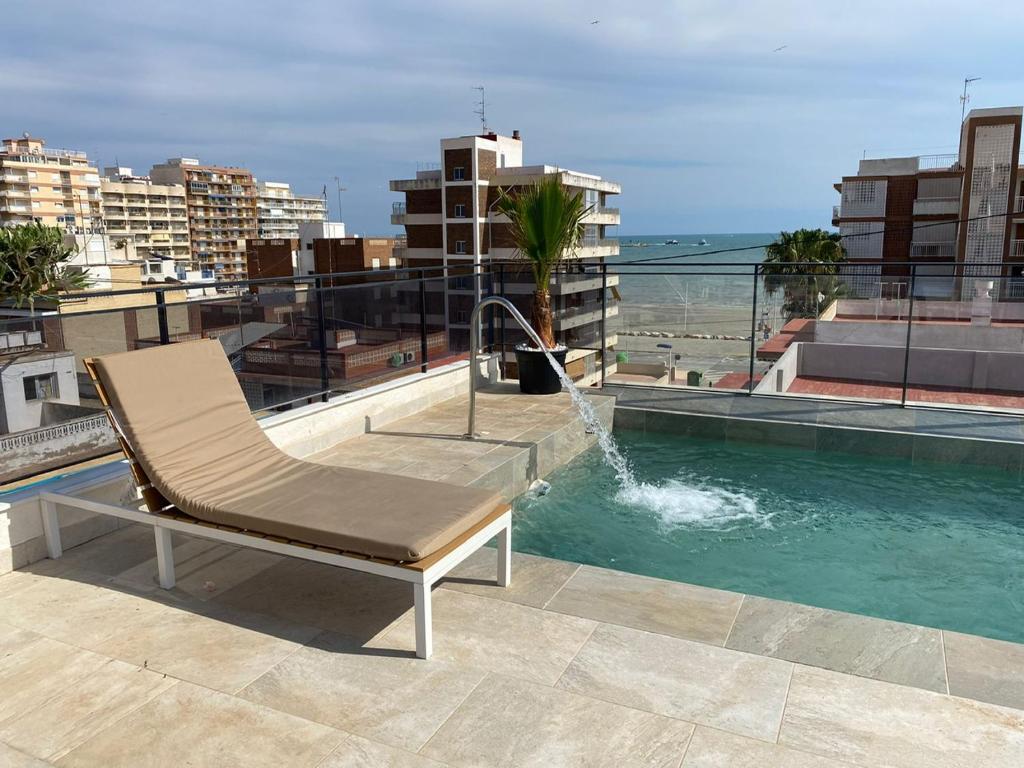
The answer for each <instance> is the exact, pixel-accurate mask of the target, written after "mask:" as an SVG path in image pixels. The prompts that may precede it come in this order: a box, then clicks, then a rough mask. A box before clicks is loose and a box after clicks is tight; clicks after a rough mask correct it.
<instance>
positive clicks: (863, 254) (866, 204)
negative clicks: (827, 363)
mask: <svg viewBox="0 0 1024 768" xmlns="http://www.w3.org/2000/svg"><path fill="white" fill-rule="evenodd" d="M1021 116H1022V108H1021V107H1008V108H1000V109H975V110H971V112H970V113H969V114H968V115H967V117H966V118H965V119H964V122H963V126H962V127H961V134H960V151H959V152H958V153H957V154H956V155H934V156H924V157H896V158H886V159H877V160H875V159H865V160H861V162H860V167H859V169H858V173H857V175H855V176H844V177H843V179H842V181H841V182H839V183H838V184H836V185H835V187H836V190H837V191H838V192H839V193H840V194H841V196H842V200H841V202H840V205H838V206H835V207H834V209H833V212H832V223H833V226H837V227H838V228H839V232H840V234H841V235H843V238H844V239H843V245H844V247H845V248H846V253H847V258H848V261H849V262H850V265H849V266H847V267H846V268H845V274H846V282H847V287H848V290H849V293H850V295H851V296H854V297H858V298H870V297H878V296H881V297H882V298H887V297H889V296H898V295H899V294H902V295H904V296H905V295H906V291H908V290H909V283H908V281H909V272H910V270H909V268H907V267H906V266H897V265H896V264H898V263H899V262H921V263H922V266H920V267H917V268H916V273H917V276H918V278H919V280H918V281H917V285H916V288H915V290H916V291H917V292H918V293H919V295H926V294H932V295H940V296H941V295H947V294H948V295H949V296H954V295H955V296H956V297H957V298H964V299H967V298H969V297H970V296H972V295H973V292H974V281H973V280H972V279H971V276H972V275H982V274H985V275H1002V276H1004V277H1007V278H1010V279H1009V280H1007V281H1005V283H1001V282H1000V281H998V280H997V283H996V284H997V286H1000V287H1003V286H1005V290H1004V292H1003V295H1002V296H1001V298H1024V167H1022V166H1021V164H1020V160H1019V157H1020V143H1021ZM936 263H937V264H936ZM947 264H948V266H946V265H947Z"/></svg>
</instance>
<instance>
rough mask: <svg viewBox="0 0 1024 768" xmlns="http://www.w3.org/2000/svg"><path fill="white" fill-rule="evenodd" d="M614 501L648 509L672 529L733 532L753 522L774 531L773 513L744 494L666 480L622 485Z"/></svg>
mask: <svg viewBox="0 0 1024 768" xmlns="http://www.w3.org/2000/svg"><path fill="white" fill-rule="evenodd" d="M615 500H616V501H618V502H619V503H621V504H626V505H628V506H631V507H637V508H640V509H646V510H649V511H651V512H653V513H655V514H656V515H658V517H660V518H661V521H662V523H664V524H665V525H666V526H669V527H676V526H686V527H690V528H710V529H714V530H720V531H721V530H725V531H727V530H732V528H734V527H735V526H737V525H739V524H743V523H750V524H753V525H756V526H759V527H761V528H771V527H772V524H771V518H772V514H771V513H764V512H761V511H760V510H759V509H758V506H757V501H755V500H754V499H752V498H751V497H750V496H747V495H746V494H744V493H733V492H732V491H727V490H725V489H724V488H717V487H714V486H704V485H700V484H690V483H684V482H682V481H680V480H674V479H673V480H666V481H665V482H664V483H663V484H661V485H651V484H650V483H638V484H636V485H633V486H623V487H622V488H620V489H619V492H618V493H617V494H616V495H615Z"/></svg>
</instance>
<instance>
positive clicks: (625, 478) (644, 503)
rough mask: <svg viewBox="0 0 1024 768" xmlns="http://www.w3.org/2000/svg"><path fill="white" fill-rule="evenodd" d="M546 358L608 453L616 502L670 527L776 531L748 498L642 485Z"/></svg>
mask: <svg viewBox="0 0 1024 768" xmlns="http://www.w3.org/2000/svg"><path fill="white" fill-rule="evenodd" d="M544 355H545V356H546V357H547V359H548V363H550V364H551V368H552V369H553V370H554V371H555V373H556V374H558V378H559V380H560V381H561V382H562V386H564V387H565V388H566V389H567V390H568V391H569V397H570V398H572V402H573V405H575V406H576V410H577V411H579V414H580V417H581V418H582V419H583V423H584V424H585V425H586V427H587V429H588V431H590V432H592V433H593V434H594V435H596V436H597V444H598V445H599V446H600V448H601V451H602V453H604V460H605V462H606V463H607V464H608V465H609V466H610V467H611V468H612V470H613V471H614V472H615V478H616V480H618V482H619V490H618V492H617V493H616V496H615V499H616V501H618V502H620V503H622V504H625V505H628V506H631V507H636V508H641V509H647V510H649V511H651V512H654V513H655V514H657V515H658V516H660V517H661V520H662V522H663V523H665V524H666V525H669V526H677V525H689V526H693V527H699V528H716V529H720V530H721V529H728V528H729V527H731V526H732V525H733V524H738V523H742V522H753V523H755V524H758V525H761V526H762V527H765V528H770V527H771V515H770V514H765V513H763V512H760V511H759V510H758V508H757V502H756V501H755V500H754V499H752V498H750V497H749V496H747V495H745V494H742V493H733V492H731V491H727V490H725V489H724V488H718V487H704V486H701V485H694V484H687V483H683V482H681V481H679V480H667V481H665V482H664V483H663V484H662V485H657V486H656V485H651V484H650V483H640V482H637V479H636V476H635V475H634V474H633V469H632V467H630V465H629V462H628V461H627V460H626V457H625V456H623V455H622V452H621V451H620V450H619V446H618V445H617V444H616V442H615V438H613V437H612V434H611V432H609V431H608V430H607V429H605V427H604V424H602V423H601V419H600V418H598V415H597V411H595V410H594V406H593V404H592V403H591V402H590V401H589V400H588V399H587V398H586V397H584V395H583V393H582V392H580V390H579V389H578V388H577V387H576V385H575V384H574V383H573V381H572V379H571V378H569V375H568V374H567V373H566V372H565V369H564V368H562V366H561V365H559V364H558V361H557V360H555V358H554V356H553V355H552V354H551V353H550V352H548V351H547V350H544Z"/></svg>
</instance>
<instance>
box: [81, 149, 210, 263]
mask: <svg viewBox="0 0 1024 768" xmlns="http://www.w3.org/2000/svg"><path fill="white" fill-rule="evenodd" d="M100 193H101V195H102V198H103V224H104V226H105V228H106V234H107V236H108V237H109V238H110V239H111V240H112V241H113V242H115V243H117V242H120V241H125V242H128V243H133V244H134V245H135V249H136V252H137V253H138V256H139V257H140V258H142V259H147V260H152V259H172V260H173V261H175V262H178V263H180V264H181V266H182V267H183V268H184V267H187V266H188V265H189V264H190V263H191V261H192V247H191V243H190V240H189V232H188V207H187V203H186V200H185V187H184V185H182V184H156V183H154V182H153V181H151V180H150V179H149V178H148V177H145V176H135V175H133V174H132V169H131V168H124V167H114V168H104V169H103V177H102V178H101V179H100Z"/></svg>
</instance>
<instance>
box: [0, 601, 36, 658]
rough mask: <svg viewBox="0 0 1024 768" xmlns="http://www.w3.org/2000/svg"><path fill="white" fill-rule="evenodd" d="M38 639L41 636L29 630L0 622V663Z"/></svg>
mask: <svg viewBox="0 0 1024 768" xmlns="http://www.w3.org/2000/svg"><path fill="white" fill-rule="evenodd" d="M0 599H2V598H0ZM40 637H42V635H40V634H38V633H36V632H33V631H31V630H28V629H22V628H21V627H16V626H14V625H13V624H8V623H6V622H2V621H0V663H2V662H3V660H4V659H6V658H7V657H8V656H10V655H11V654H14V653H17V652H18V651H20V650H21V649H22V648H24V647H25V646H27V645H29V644H30V643H34V642H35V641H36V640H38V639H39V638H40Z"/></svg>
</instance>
